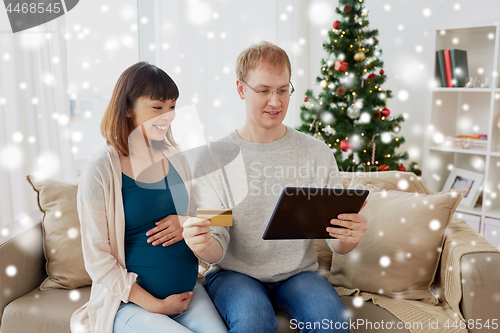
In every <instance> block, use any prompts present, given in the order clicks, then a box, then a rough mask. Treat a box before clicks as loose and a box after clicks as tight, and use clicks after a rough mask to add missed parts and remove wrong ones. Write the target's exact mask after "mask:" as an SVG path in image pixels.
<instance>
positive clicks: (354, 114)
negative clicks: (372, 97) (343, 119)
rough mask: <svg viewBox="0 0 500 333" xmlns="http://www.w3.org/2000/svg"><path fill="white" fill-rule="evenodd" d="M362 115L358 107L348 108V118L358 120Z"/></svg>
mask: <svg viewBox="0 0 500 333" xmlns="http://www.w3.org/2000/svg"><path fill="white" fill-rule="evenodd" d="M360 115H361V110H360V109H358V108H357V107H356V105H355V104H353V105H351V106H349V107H348V108H347V116H348V117H349V118H351V119H358V118H359V116H360Z"/></svg>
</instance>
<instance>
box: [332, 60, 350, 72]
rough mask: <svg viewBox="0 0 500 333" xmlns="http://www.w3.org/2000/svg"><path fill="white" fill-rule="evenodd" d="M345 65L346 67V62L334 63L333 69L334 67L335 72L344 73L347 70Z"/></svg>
mask: <svg viewBox="0 0 500 333" xmlns="http://www.w3.org/2000/svg"><path fill="white" fill-rule="evenodd" d="M347 65H348V63H347V62H344V61H335V67H334V69H335V70H336V71H342V72H344V71H345V70H346V69H347Z"/></svg>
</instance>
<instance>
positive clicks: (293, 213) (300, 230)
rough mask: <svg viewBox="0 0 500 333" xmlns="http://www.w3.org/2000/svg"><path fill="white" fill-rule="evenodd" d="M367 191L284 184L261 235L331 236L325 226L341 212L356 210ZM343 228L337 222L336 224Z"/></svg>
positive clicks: (326, 237)
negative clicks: (287, 185) (286, 185)
mask: <svg viewBox="0 0 500 333" xmlns="http://www.w3.org/2000/svg"><path fill="white" fill-rule="evenodd" d="M368 193H369V191H367V190H351V189H333V188H310V187H285V188H284V189H283V191H281V196H280V198H279V200H278V203H277V204H276V207H275V208H274V212H273V215H272V216H271V219H270V221H269V223H268V225H267V228H266V231H265V232H264V235H263V236H262V238H263V239H332V238H334V237H331V236H330V235H329V234H328V232H327V231H326V228H327V227H333V226H334V225H332V224H331V223H330V220H331V219H334V218H336V217H337V216H338V215H339V214H342V213H358V212H359V210H360V209H361V207H362V206H363V203H364V202H365V199H366V197H367V196H368ZM337 227H339V228H343V227H341V226H337Z"/></svg>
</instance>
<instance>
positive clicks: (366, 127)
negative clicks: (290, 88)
mask: <svg viewBox="0 0 500 333" xmlns="http://www.w3.org/2000/svg"><path fill="white" fill-rule="evenodd" d="M336 11H337V13H338V14H339V16H340V17H341V19H339V20H338V21H335V22H334V23H333V29H331V30H330V31H329V33H328V36H329V41H327V42H325V43H323V47H324V49H325V51H326V53H327V55H328V56H327V58H324V59H322V60H321V72H320V75H319V76H318V77H317V79H316V80H317V82H318V83H319V85H320V87H321V88H322V89H323V90H322V91H321V92H320V94H319V96H318V97H317V98H315V97H314V95H313V92H312V90H307V91H306V96H305V98H304V105H302V106H301V119H302V125H301V126H299V127H298V128H297V130H299V131H301V132H304V133H307V134H310V135H313V136H315V137H317V138H318V139H320V140H323V141H325V142H326V144H328V146H329V147H331V148H332V150H333V151H334V155H335V158H336V160H337V164H338V166H339V168H340V170H341V171H375V170H378V171H385V170H400V171H405V170H406V168H405V167H404V166H403V164H402V163H403V160H407V159H408V153H406V152H399V151H397V149H398V148H399V146H400V145H402V144H403V143H404V142H405V140H404V138H403V137H401V136H399V135H398V133H399V131H400V130H401V125H400V124H401V123H402V122H403V121H404V117H403V116H402V115H399V116H397V117H391V116H390V114H391V112H390V110H389V109H388V108H387V99H389V98H391V97H392V92H391V91H390V90H385V89H383V88H382V85H383V84H384V82H385V80H386V76H385V74H384V70H383V62H382V60H381V59H380V57H381V55H382V51H381V50H380V49H379V47H378V40H377V36H378V31H377V29H374V30H370V29H369V28H368V23H369V22H368V20H367V16H368V12H367V10H366V9H365V8H363V0H340V1H339V7H338V8H337V10H336ZM410 171H414V172H419V170H418V166H417V164H416V163H412V164H411V165H410Z"/></svg>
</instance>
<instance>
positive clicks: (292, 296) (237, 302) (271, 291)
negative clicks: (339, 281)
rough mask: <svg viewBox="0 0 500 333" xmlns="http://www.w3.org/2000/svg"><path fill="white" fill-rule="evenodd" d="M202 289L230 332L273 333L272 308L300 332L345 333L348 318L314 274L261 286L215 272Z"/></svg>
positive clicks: (245, 278) (334, 295) (238, 275)
mask: <svg viewBox="0 0 500 333" xmlns="http://www.w3.org/2000/svg"><path fill="white" fill-rule="evenodd" d="M205 288H206V289H207V292H208V295H209V296H210V298H211V299H212V301H213V302H214V304H215V306H216V307H217V310H219V313H220V314H221V316H222V318H223V319H224V320H225V321H226V324H227V325H228V327H229V332H230V333H232V332H238V333H243V332H249V333H250V332H251V333H271V332H276V328H277V326H278V322H277V320H276V317H275V315H274V309H273V306H278V307H281V308H283V309H285V310H286V311H287V312H288V313H289V314H290V316H291V317H292V318H293V319H292V320H291V321H290V326H291V327H292V328H298V329H300V331H301V332H347V328H348V322H349V316H348V314H347V311H346V309H345V307H344V305H343V304H342V301H341V300H340V298H339V295H338V294H337V291H336V290H335V288H333V286H332V285H331V284H330V283H329V282H328V281H327V280H326V279H325V278H324V277H323V276H321V275H319V274H318V273H316V272H311V271H306V272H301V273H299V274H297V275H295V276H293V277H291V278H289V279H287V280H284V281H280V282H274V283H263V282H260V281H258V280H255V279H253V278H251V277H249V276H247V275H245V274H241V273H237V272H233V271H226V270H219V271H216V272H213V273H211V274H209V275H208V276H207V277H206V278H205ZM342 323H343V325H342ZM342 326H343V327H344V328H342Z"/></svg>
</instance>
